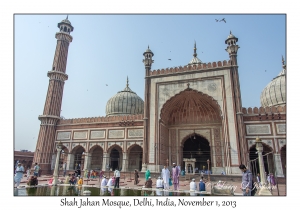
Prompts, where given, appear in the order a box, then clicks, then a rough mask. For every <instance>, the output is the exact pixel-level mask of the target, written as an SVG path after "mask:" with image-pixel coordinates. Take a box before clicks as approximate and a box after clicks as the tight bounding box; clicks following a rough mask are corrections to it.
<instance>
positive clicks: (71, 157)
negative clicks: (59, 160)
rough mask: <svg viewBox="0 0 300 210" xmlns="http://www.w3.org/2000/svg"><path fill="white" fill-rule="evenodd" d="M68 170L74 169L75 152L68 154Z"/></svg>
mask: <svg viewBox="0 0 300 210" xmlns="http://www.w3.org/2000/svg"><path fill="white" fill-rule="evenodd" d="M67 170H74V154H72V153H70V154H68V161H67Z"/></svg>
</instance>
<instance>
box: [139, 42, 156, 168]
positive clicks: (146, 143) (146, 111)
mask: <svg viewBox="0 0 300 210" xmlns="http://www.w3.org/2000/svg"><path fill="white" fill-rule="evenodd" d="M143 56H144V59H143V63H144V65H145V100H144V141H143V165H142V171H146V166H147V165H146V164H147V163H148V146H149V135H148V134H149V130H148V129H149V105H150V104H149V102H150V101H149V98H150V79H149V77H148V76H149V72H150V70H151V65H152V63H154V60H152V57H153V56H154V53H153V52H152V51H151V50H150V49H149V45H148V49H146V51H145V52H144V53H143Z"/></svg>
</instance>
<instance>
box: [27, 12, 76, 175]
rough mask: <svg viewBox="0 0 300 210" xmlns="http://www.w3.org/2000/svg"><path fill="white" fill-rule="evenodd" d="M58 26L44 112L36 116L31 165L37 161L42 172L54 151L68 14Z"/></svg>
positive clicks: (67, 41)
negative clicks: (37, 122)
mask: <svg viewBox="0 0 300 210" xmlns="http://www.w3.org/2000/svg"><path fill="white" fill-rule="evenodd" d="M58 28H59V30H60V31H59V32H57V33H56V35H55V38H56V39H57V44H56V50H55V55H54V60H53V64H52V69H51V71H48V73H47V76H48V77H49V78H50V79H49V86H48V92H47V96H46V102H45V106H44V112H43V115H39V117H38V119H39V120H40V121H41V125H40V132H39V136H38V140H37V144H36V149H35V153H34V158H33V165H34V164H35V163H38V164H39V166H40V167H41V172H42V174H49V173H50V172H51V159H52V155H53V154H54V152H55V144H54V142H55V126H56V124H57V122H58V121H59V120H60V112H61V103H62V96H63V90H64V84H65V80H67V79H68V75H67V74H66V66H67V57H68V49H69V44H70V42H72V39H73V37H72V36H71V35H70V33H71V32H72V31H73V29H74V27H73V26H72V25H71V22H70V21H69V20H68V16H67V18H66V19H65V20H62V21H61V22H60V23H58Z"/></svg>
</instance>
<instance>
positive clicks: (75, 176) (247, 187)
mask: <svg viewBox="0 0 300 210" xmlns="http://www.w3.org/2000/svg"><path fill="white" fill-rule="evenodd" d="M63 168H64V176H65V179H64V181H61V180H59V183H64V184H70V185H78V186H81V185H83V178H87V179H94V178H98V177H99V181H100V180H101V184H100V186H101V188H119V187H120V174H121V173H120V171H119V170H118V168H116V169H115V171H114V173H113V176H111V177H107V176H105V175H104V171H100V172H96V171H95V170H90V171H89V170H85V171H84V174H83V176H82V175H81V168H80V165H77V167H76V170H75V171H74V172H73V173H69V174H68V175H67V176H66V162H65V163H64V164H63ZM239 168H240V170H241V172H242V184H241V190H242V192H243V195H244V196H250V195H253V190H254V188H255V186H254V185H255V184H254V181H256V183H257V186H259V187H260V186H262V184H261V178H260V174H259V173H258V174H257V175H256V177H253V175H252V173H251V171H250V170H248V169H247V168H246V166H245V165H243V164H241V165H240V166H239ZM14 172H15V176H14V183H15V187H16V188H17V187H19V185H20V182H21V180H22V178H23V175H24V173H25V169H24V167H23V165H22V164H21V163H19V162H17V164H16V166H15V171H14ZM39 172H40V166H39V165H38V163H35V165H34V167H33V175H32V176H31V169H30V168H28V169H27V170H26V174H25V177H27V185H28V186H36V185H38V176H39ZM180 172H181V171H180V166H178V165H177V164H176V163H173V164H172V168H171V170H169V169H168V167H167V165H164V167H163V169H162V171H161V174H160V176H158V178H157V179H156V182H154V181H153V180H152V178H151V172H150V170H149V169H147V170H146V171H145V183H144V186H143V187H144V188H152V186H153V183H155V185H156V188H157V189H164V190H170V187H171V186H173V189H174V190H179V176H180ZM221 174H222V175H225V172H224V171H222V172H221ZM200 175H201V176H200V177H201V178H200V181H199V183H198V184H197V183H196V181H195V179H194V178H193V179H192V180H191V182H190V191H196V190H198V191H206V188H205V181H204V179H203V176H204V172H203V171H201V172H200ZM265 175H266V182H267V183H266V184H267V185H268V186H269V187H273V186H275V185H276V179H275V177H274V175H273V174H272V173H269V174H267V173H266V174H265ZM255 178H256V180H255ZM52 182H53V178H52V179H50V180H49V181H48V184H49V185H51V184H52ZM139 182H140V180H139V172H138V170H137V169H135V170H134V185H138V184H139Z"/></svg>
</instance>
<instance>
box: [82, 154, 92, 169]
mask: <svg viewBox="0 0 300 210" xmlns="http://www.w3.org/2000/svg"><path fill="white" fill-rule="evenodd" d="M91 160H92V154H91V153H89V152H86V153H85V156H84V166H83V170H86V169H87V170H90V169H92V168H91Z"/></svg>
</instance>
